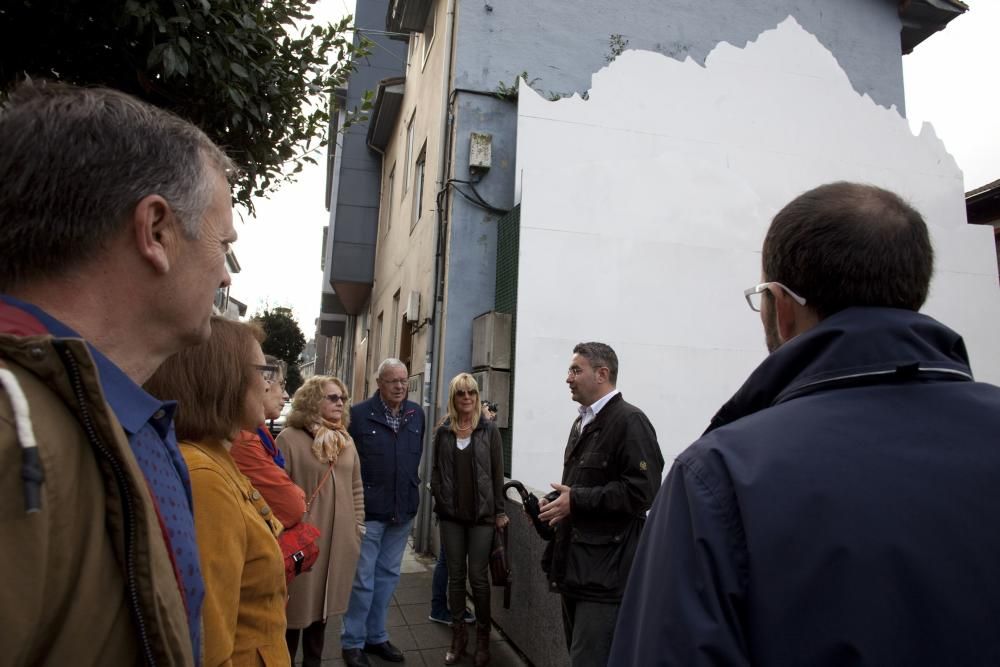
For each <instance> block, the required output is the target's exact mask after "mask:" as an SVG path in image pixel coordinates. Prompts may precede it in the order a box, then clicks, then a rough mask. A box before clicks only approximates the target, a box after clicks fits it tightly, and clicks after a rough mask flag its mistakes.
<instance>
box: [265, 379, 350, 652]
mask: <svg viewBox="0 0 1000 667" xmlns="http://www.w3.org/2000/svg"><path fill="white" fill-rule="evenodd" d="M348 408H349V403H348V396H347V387H345V386H344V383H343V382H341V381H340V380H338V379H337V378H334V377H329V376H324V375H315V376H313V377H310V378H309V379H308V380H306V382H305V384H303V385H302V386H301V387H300V388H299V390H298V391H297V392H295V396H294V398H293V399H292V411H291V413H289V415H288V423H287V425H286V427H285V429H284V430H282V431H281V434H280V435H279V436H278V439H277V440H276V444H277V445H278V448H279V449H280V450H281V453H282V455H283V456H284V457H285V469H286V470H287V471H288V474H289V476H290V477H291V478H292V481H294V482H295V483H296V484H298V485H299V486H301V487H302V489H303V490H304V491H305V492H306V500H307V506H308V509H307V512H306V517H305V518H306V520H307V521H309V522H310V523H312V524H314V525H316V526H317V527H318V528H319V529H320V532H321V535H320V539H319V559H318V560H317V561H316V564H315V565H314V566H313V568H312V570H310V571H309V572H307V573H305V574H302V575H300V576H298V577H296V579H295V580H294V581H292V583H291V584H290V585H289V587H288V594H289V596H290V597H289V600H288V631H287V632H286V634H285V639H286V640H287V642H288V652H289V655H290V656H291V658H292V661H293V662H294V661H295V653H296V650H297V649H298V644H299V637H300V635H301V636H302V666H303V667H312V666H313V665H315V667H319V665H320V661H321V660H322V659H323V638H324V635H325V633H326V619H327V618H328V617H329V616H336V615H338V614H343V613H344V612H345V611H346V610H347V601H348V598H349V597H350V595H351V584H352V583H353V581H354V570H355V568H356V566H357V562H358V554H359V553H360V551H361V535H362V533H363V531H364V526H365V501H364V491H363V487H362V485H361V462H360V460H359V459H358V453H357V450H356V449H355V448H354V441H353V440H351V436H350V435H348V433H347V424H348V421H349V420H350V410H349V409H348ZM310 498H311V499H312V500H311V501H309V499H310Z"/></svg>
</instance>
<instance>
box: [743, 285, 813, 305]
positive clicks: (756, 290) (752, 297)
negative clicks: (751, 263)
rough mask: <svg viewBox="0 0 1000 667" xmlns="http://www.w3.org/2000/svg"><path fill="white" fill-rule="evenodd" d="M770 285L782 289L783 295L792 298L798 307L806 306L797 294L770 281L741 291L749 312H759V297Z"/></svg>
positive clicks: (804, 301)
mask: <svg viewBox="0 0 1000 667" xmlns="http://www.w3.org/2000/svg"><path fill="white" fill-rule="evenodd" d="M771 285H774V286H775V287H780V288H781V289H783V290H784V291H785V294H787V295H788V296H790V297H792V299H793V300H794V301H795V303H797V304H799V305H800V306H804V305H806V300H805V299H804V298H803V297H801V296H799V295H798V294H796V293H795V292H793V291H792V290H790V289H788V288H787V287H785V286H784V285H782V284H781V283H776V282H773V281H772V282H769V283H761V284H759V285H754V286H753V287H748V288H747V289H745V290H743V296H744V297H746V300H747V304H748V305H749V306H750V310H752V311H754V312H757V313H759V312H760V302H761V299H762V297H761V295H762V294H763V293H764V292H767V291H769V290H768V288H770V287H771Z"/></svg>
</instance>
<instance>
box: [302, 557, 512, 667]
mask: <svg viewBox="0 0 1000 667" xmlns="http://www.w3.org/2000/svg"><path fill="white" fill-rule="evenodd" d="M401 571H402V576H401V577H400V580H399V586H398V587H397V588H396V594H395V595H394V596H393V599H392V604H391V605H390V606H389V616H388V621H387V623H386V626H387V628H388V630H389V638H390V640H391V641H392V643H393V644H395V645H396V646H398V647H399V648H400V649H402V650H403V651H404V652H405V653H406V662H403V663H392V662H386V661H384V660H382V659H380V658H377V657H375V656H373V655H369V656H368V660H369V661H370V662H371V664H372V665H377V666H379V667H382V666H384V665H403V666H404V667H416V666H421V665H443V664H444V654H445V651H447V650H448V646H449V645H450V644H451V629H450V628H449V627H447V626H445V625H441V624H440V623H432V622H430V621H428V620H427V616H428V615H429V614H430V613H431V575H432V573H433V571H434V558H433V557H425V556H420V555H417V554H415V553H413V549H412V547H411V546H409V545H408V546H407V547H406V555H404V556H403V566H402V570H401ZM502 594H503V589H500V588H494V589H493V595H494V605H496V603H497V601H502V598H497V597H496V596H497V595H502ZM470 605H471V601H470ZM473 628H474V626H471V625H470V626H469V631H470V632H469V635H470V637H469V644H468V647H469V649H468V650H469V654H468V655H467V656H466V657H464V658H462V660H461V661H459V662H458V664H459V665H470V666H471V665H472V651H473V650H474V649H475V643H474V642H475V631H474V630H473ZM301 656H302V649H301V648H300V649H299V656H298V660H296V661H295V664H296V665H299V664H301V660H302V657H301ZM490 657H491V660H490V667H525V666H527V665H529V663H528V662H525V661H524V660H523V659H522V658H521V657H520V656H519V655H518V654H517V652H516V651H515V650H514V649H513V648H512V647H511V646H510V645H509V644H508V643H507V640H506V639H504V637H503V636H501V635H500V633H498V632H497V630H496V628H494V629H493V633H492V635H491V642H490ZM343 664H344V661H343V660H342V659H341V657H340V616H331V617H330V618H329V620H328V621H327V625H326V643H325V646H324V649H323V665H324V666H326V665H331V666H332V665H343Z"/></svg>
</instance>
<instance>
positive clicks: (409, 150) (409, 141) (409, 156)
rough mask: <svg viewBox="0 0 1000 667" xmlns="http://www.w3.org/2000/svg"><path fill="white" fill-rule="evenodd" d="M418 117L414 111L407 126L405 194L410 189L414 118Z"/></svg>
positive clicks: (404, 170)
mask: <svg viewBox="0 0 1000 667" xmlns="http://www.w3.org/2000/svg"><path fill="white" fill-rule="evenodd" d="M416 115H417V110H416V109H414V110H413V113H411V114H410V122H408V123H407V124H406V162H404V163H403V194H406V191H407V190H408V189H409V188H410V160H412V159H413V118H414V116H416Z"/></svg>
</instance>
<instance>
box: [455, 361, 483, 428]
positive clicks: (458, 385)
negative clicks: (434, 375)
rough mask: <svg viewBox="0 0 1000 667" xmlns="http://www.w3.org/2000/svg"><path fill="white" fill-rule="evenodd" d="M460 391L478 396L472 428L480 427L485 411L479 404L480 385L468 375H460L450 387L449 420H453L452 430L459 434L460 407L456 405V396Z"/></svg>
mask: <svg viewBox="0 0 1000 667" xmlns="http://www.w3.org/2000/svg"><path fill="white" fill-rule="evenodd" d="M459 391H472V392H475V394H476V411H475V412H474V413H473V415H472V428H473V430H475V428H476V427H477V426H479V418H480V417H481V416H482V414H483V411H482V409H481V407H480V404H479V383H478V382H476V378H474V377H472V376H471V375H470V374H468V373H459V374H458V375H456V376H455V377H453V378H452V379H451V384H450V385H448V419H450V420H451V430H452V431H455V432H456V433H458V407H456V405H455V394H456V392H459Z"/></svg>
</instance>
